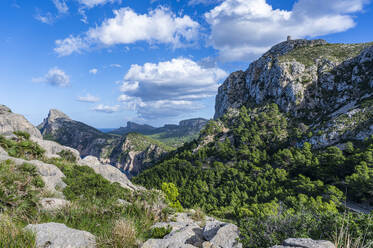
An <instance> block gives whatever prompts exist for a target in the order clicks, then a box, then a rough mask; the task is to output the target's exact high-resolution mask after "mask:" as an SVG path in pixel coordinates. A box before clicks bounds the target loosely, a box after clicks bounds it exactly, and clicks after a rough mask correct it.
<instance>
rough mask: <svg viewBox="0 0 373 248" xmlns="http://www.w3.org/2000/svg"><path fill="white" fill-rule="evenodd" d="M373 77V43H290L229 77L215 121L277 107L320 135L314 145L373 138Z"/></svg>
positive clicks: (273, 48)
mask: <svg viewBox="0 0 373 248" xmlns="http://www.w3.org/2000/svg"><path fill="white" fill-rule="evenodd" d="M372 77H373V43H361V44H329V43H327V42H326V41H324V40H289V41H285V42H282V43H280V44H278V45H275V46H274V47H272V48H271V49H270V50H269V51H268V52H266V53H265V54H264V55H263V56H262V57H260V58H259V59H258V60H256V61H254V62H253V63H251V64H250V66H249V68H248V69H247V70H246V71H237V72H234V73H232V74H231V75H230V76H229V77H228V78H227V80H226V81H225V82H224V83H223V84H222V85H221V86H220V88H219V91H218V95H217V96H216V105H215V118H219V117H222V116H223V115H224V114H225V113H227V112H228V111H230V110H232V109H239V108H240V107H242V106H246V107H255V106H260V105H264V104H265V103H271V102H274V103H276V104H277V105H278V106H279V108H280V110H282V111H284V112H286V113H288V114H289V115H290V116H291V117H292V118H294V119H297V120H299V122H300V123H301V122H303V123H305V124H307V125H309V126H310V131H312V132H313V133H315V134H316V133H319V135H317V136H314V137H312V139H310V140H308V141H309V142H311V143H312V144H313V145H314V146H317V147H325V146H328V145H331V144H337V143H339V142H341V141H342V140H348V139H360V140H362V139H364V138H365V137H368V136H369V135H371V134H373V122H372V120H373V118H372V111H373V109H372V106H371V104H369V102H370V101H372V98H373V93H372V91H373V90H372V89H373V83H372Z"/></svg>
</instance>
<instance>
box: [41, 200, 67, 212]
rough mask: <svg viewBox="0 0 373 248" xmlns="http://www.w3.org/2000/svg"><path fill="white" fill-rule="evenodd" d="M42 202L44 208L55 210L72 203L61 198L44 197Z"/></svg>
mask: <svg viewBox="0 0 373 248" xmlns="http://www.w3.org/2000/svg"><path fill="white" fill-rule="evenodd" d="M40 204H41V207H42V209H43V210H46V211H54V210H59V209H62V208H64V207H66V206H68V205H70V202H69V201H67V200H65V199H60V198H44V199H42V200H41V201H40Z"/></svg>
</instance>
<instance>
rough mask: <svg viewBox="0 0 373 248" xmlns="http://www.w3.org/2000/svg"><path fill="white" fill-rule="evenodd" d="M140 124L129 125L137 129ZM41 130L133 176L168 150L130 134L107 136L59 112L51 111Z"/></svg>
mask: <svg viewBox="0 0 373 248" xmlns="http://www.w3.org/2000/svg"><path fill="white" fill-rule="evenodd" d="M137 126H138V125H137V124H130V127H131V128H130V129H131V130H137V129H136V127H137ZM38 128H39V129H40V131H41V133H42V135H43V136H44V138H45V139H48V140H53V141H56V142H58V143H60V144H62V145H65V146H69V147H72V148H75V149H77V150H78V151H79V152H80V154H81V156H82V157H85V156H88V155H91V156H95V157H97V158H99V159H100V161H101V162H104V163H106V164H111V165H113V166H115V167H117V168H119V169H121V170H122V171H123V172H125V173H126V174H127V175H129V176H132V175H135V174H137V173H138V172H139V171H140V170H142V169H143V168H145V167H146V166H148V165H149V164H150V162H151V161H156V160H157V159H158V158H160V157H161V156H162V155H163V154H165V153H166V152H167V151H168V150H170V149H169V147H167V146H166V145H163V144H162V143H161V142H159V141H156V140H153V139H151V138H148V137H145V136H142V135H137V134H133V133H127V134H126V135H124V136H119V135H114V134H106V133H103V132H101V131H99V130H97V129H95V128H93V127H91V126H88V125H86V124H84V123H82V122H78V121H74V120H72V119H71V118H70V117H68V116H67V115H66V114H64V113H62V112H61V111H59V110H56V109H52V110H50V111H49V114H48V117H47V118H45V119H44V121H43V123H41V124H40V125H39V126H38Z"/></svg>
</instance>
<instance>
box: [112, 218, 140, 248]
mask: <svg viewBox="0 0 373 248" xmlns="http://www.w3.org/2000/svg"><path fill="white" fill-rule="evenodd" d="M113 239H114V242H115V244H117V245H119V246H116V247H123V248H124V247H128V248H129V247H136V244H137V240H136V228H135V223H134V222H133V221H132V220H127V219H120V220H118V221H116V222H115V224H114V228H113Z"/></svg>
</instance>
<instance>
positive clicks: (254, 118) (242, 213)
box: [134, 104, 373, 247]
mask: <svg viewBox="0 0 373 248" xmlns="http://www.w3.org/2000/svg"><path fill="white" fill-rule="evenodd" d="M224 129H225V132H222V131H223V130H224ZM227 130H229V131H227ZM201 133H202V135H201V137H200V138H199V140H197V141H194V142H190V143H188V144H186V145H185V146H184V147H182V148H180V149H178V151H177V152H174V153H173V154H172V155H170V156H168V157H167V158H166V159H164V160H163V161H161V162H160V163H158V164H156V165H155V166H154V167H152V168H150V169H148V170H145V171H144V172H142V173H141V174H140V175H139V176H137V177H136V178H134V181H135V182H136V183H139V184H142V185H144V186H146V187H147V188H163V185H164V184H163V182H169V183H173V184H174V185H176V186H177V189H178V192H179V193H180V194H179V196H178V197H177V199H178V200H179V201H180V203H181V205H182V206H183V207H186V208H197V207H200V208H202V210H204V211H206V212H207V213H208V214H212V215H215V216H218V217H221V218H224V219H230V220H232V221H234V222H236V223H237V224H238V225H239V227H240V230H241V233H242V235H243V240H242V242H243V244H244V246H245V247H270V246H272V245H275V244H278V243H281V242H282V241H283V240H284V239H286V238H288V237H311V238H314V239H320V238H324V239H329V240H332V239H333V236H334V234H335V230H336V229H337V228H341V227H342V226H346V225H348V226H349V227H350V228H349V231H350V238H351V239H352V240H357V239H358V238H359V237H361V235H364V237H365V238H366V239H367V240H373V229H372V228H373V226H372V221H371V219H372V217H371V216H369V215H357V214H352V213H349V214H348V218H346V214H345V208H344V202H345V200H346V199H347V200H353V201H356V202H360V203H366V204H373V202H372V199H373V197H372V192H373V184H372V180H373V179H372V178H373V177H372V173H373V168H372V166H373V137H372V138H370V139H367V140H365V141H363V142H355V143H354V144H353V143H351V142H350V143H348V144H347V145H346V147H347V148H346V149H345V150H343V151H342V150H341V149H339V148H338V147H333V146H332V147H328V148H327V149H323V150H314V149H312V146H311V145H310V144H309V143H307V142H306V143H303V144H302V143H300V141H301V140H303V138H304V137H308V138H309V137H310V136H311V137H312V133H309V132H308V131H307V129H302V128H299V127H298V124H297V123H293V122H292V121H290V120H289V119H288V118H287V116H286V115H284V114H283V113H281V112H280V111H279V109H278V107H277V105H275V104H271V105H267V106H264V107H261V108H256V109H250V110H247V109H246V108H244V107H243V108H242V109H241V111H240V113H239V115H238V116H236V117H234V118H231V117H230V118H228V117H227V116H226V117H223V118H222V120H221V121H213V122H211V123H210V124H208V125H207V126H206V128H205V130H203V131H202V132H201ZM206 137H213V138H212V140H211V142H210V143H208V142H207V144H204V143H203V141H205V140H206ZM201 144H204V145H201Z"/></svg>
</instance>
